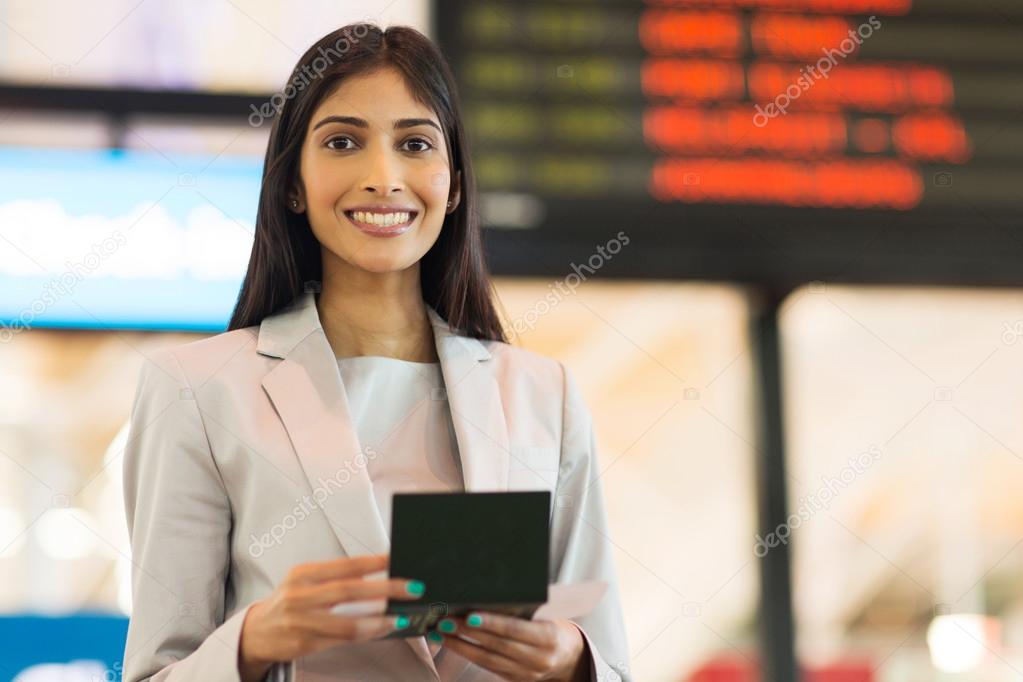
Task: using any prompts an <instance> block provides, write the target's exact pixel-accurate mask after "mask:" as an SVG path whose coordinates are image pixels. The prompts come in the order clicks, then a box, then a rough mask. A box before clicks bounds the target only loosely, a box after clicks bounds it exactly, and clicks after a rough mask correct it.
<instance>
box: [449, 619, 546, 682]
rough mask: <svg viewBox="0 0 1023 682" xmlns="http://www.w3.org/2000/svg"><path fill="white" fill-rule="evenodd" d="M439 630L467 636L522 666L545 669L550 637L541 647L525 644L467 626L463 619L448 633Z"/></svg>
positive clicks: (539, 670) (480, 645) (481, 646)
mask: <svg viewBox="0 0 1023 682" xmlns="http://www.w3.org/2000/svg"><path fill="white" fill-rule="evenodd" d="M446 620H447V619H446ZM443 622H444V621H441V623H443ZM440 632H441V633H442V634H450V635H456V636H458V637H461V638H462V639H463V640H464V639H465V638H469V639H471V640H473V641H472V642H470V643H471V644H475V645H476V646H478V647H480V648H481V649H485V650H487V651H490V652H492V653H495V654H500V655H501V656H504V657H505V658H508V659H510V660H513V661H518V662H519V663H521V664H522V667H523V668H527V669H529V670H535V671H538V672H542V671H544V670H545V669H546V668H545V666H546V664H547V660H546V659H547V656H548V654H549V653H550V652H549V649H550V648H551V647H550V643H551V642H552V641H553V640H550V639H549V640H546V641H545V642H544V646H543V647H542V648H541V647H537V646H535V645H532V644H526V643H524V642H518V641H515V640H511V639H508V638H506V637H502V636H500V635H495V634H493V633H491V632H487V631H486V630H482V629H480V628H476V627H468V626H466V625H465V621H464V620H459V621H458V623H457V629H456V630H455V632H453V633H449V632H446V631H445V630H443V629H441V630H440Z"/></svg>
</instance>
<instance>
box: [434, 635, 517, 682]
mask: <svg viewBox="0 0 1023 682" xmlns="http://www.w3.org/2000/svg"><path fill="white" fill-rule="evenodd" d="M444 647H445V648H446V649H448V650H449V651H454V652H455V653H456V654H458V655H459V656H461V657H462V658H465V659H467V660H469V661H471V662H473V663H475V664H476V665H478V666H480V667H481V668H486V669H487V670H489V671H490V672H493V673H497V674H499V675H502V676H505V677H506V678H508V679H513V680H514V679H520V678H523V677H525V676H526V673H527V671H526V670H524V669H523V667H522V666H521V665H519V664H518V663H516V662H515V661H513V660H512V659H510V658H506V657H505V656H502V655H501V654H498V653H494V652H493V651H490V650H488V649H485V648H483V647H481V646H477V645H475V644H473V643H471V642H467V641H465V640H464V639H460V638H459V637H457V636H456V635H444Z"/></svg>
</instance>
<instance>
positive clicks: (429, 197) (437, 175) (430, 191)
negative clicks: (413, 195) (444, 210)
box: [420, 163, 451, 205]
mask: <svg viewBox="0 0 1023 682" xmlns="http://www.w3.org/2000/svg"><path fill="white" fill-rule="evenodd" d="M427 177H428V182H426V183H425V185H424V186H423V188H422V189H421V190H420V195H421V196H422V198H423V199H424V200H425V201H427V202H428V203H431V204H434V205H437V204H441V205H443V204H445V203H447V200H448V194H449V193H450V190H451V172H450V171H449V170H448V166H447V163H444V164H443V165H440V164H438V165H437V166H436V167H434V168H432V169H431V170H430V172H429V174H428V176H427Z"/></svg>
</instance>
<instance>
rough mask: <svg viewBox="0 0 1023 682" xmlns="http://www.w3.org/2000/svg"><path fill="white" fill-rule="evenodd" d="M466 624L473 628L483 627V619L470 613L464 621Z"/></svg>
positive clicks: (476, 614)
mask: <svg viewBox="0 0 1023 682" xmlns="http://www.w3.org/2000/svg"><path fill="white" fill-rule="evenodd" d="M466 622H467V623H468V624H469V625H471V626H473V627H474V628H478V627H479V626H481V625H483V618H482V617H481V616H480V614H478V613H471V614H469V617H468V618H467V619H466Z"/></svg>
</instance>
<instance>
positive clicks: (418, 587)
mask: <svg viewBox="0 0 1023 682" xmlns="http://www.w3.org/2000/svg"><path fill="white" fill-rule="evenodd" d="M405 589H406V590H408V593H409V594H414V595H416V596H417V597H419V596H422V594H423V592H426V585H424V584H423V583H421V582H419V581H418V580H409V581H408V582H407V583H405Z"/></svg>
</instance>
